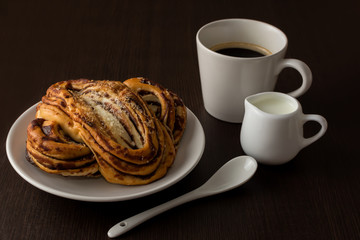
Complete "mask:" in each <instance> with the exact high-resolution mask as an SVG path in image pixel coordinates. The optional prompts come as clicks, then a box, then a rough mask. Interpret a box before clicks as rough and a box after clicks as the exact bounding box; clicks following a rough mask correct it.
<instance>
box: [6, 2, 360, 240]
mask: <svg viewBox="0 0 360 240" xmlns="http://www.w3.org/2000/svg"><path fill="white" fill-rule="evenodd" d="M359 15H360V2H359V1H357V0H353V1H350V0H343V1H314V0H312V1H308V0H305V1H280V0H279V1H277V0H265V1H257V0H253V1H240V0H237V1H195V0H193V1H165V0H164V1H136V0H131V1H121V0H111V1H110V0H102V1H100V0H99V1H90V0H79V1H45V0H42V1H36V0H35V1H16V0H15V1H10V0H1V1H0V81H1V94H0V96H1V99H0V100H1V103H2V106H1V108H0V109H1V112H2V113H1V117H0V126H1V128H0V136H1V142H0V144H1V148H0V151H1V154H0V156H1V160H0V169H1V174H0V190H1V193H0V239H107V236H106V233H107V231H108V229H109V228H110V227H111V226H112V225H113V224H115V223H117V222H119V221H120V220H123V219H125V218H127V217H130V216H132V215H134V214H136V213H138V212H140V211H143V210H146V209H148V208H150V207H152V206H156V205H158V204H160V203H162V202H165V201H167V200H170V199H172V198H174V197H176V196H179V195H181V194H183V193H185V192H187V191H190V190H192V189H194V188H195V187H197V186H199V185H201V184H202V183H203V182H204V181H205V180H206V179H207V178H208V177H210V176H211V175H212V174H213V173H214V172H215V171H216V169H218V168H219V167H220V166H221V165H223V164H224V163H225V162H226V161H228V160H229V159H230V158H232V157H235V156H238V155H243V154H244V153H243V151H242V149H241V146H240V142H239V133H240V129H241V124H230V123H226V122H222V121H219V120H216V119H214V118H212V117H211V116H210V115H208V114H207V113H206V111H205V110H204V107H203V102H202V97H201V88H200V80H199V71H198V64H197V55H196V45H195V35H196V32H197V30H198V29H199V28H200V27H201V26H203V25H204V24H206V23H208V22H210V21H213V20H218V19H223V18H251V19H256V20H261V21H264V22H268V23H270V24H272V25H275V26H277V27H279V28H280V29H282V30H283V31H284V32H285V33H286V34H287V36H288V40H289V47H288V52H287V57H288V58H298V59H301V60H303V61H304V62H306V63H307V64H308V65H309V67H310V68H311V70H312V72H313V84H312V86H311V88H310V90H309V91H308V92H307V93H306V94H305V95H303V96H302V97H300V98H299V100H300V101H301V103H302V106H303V110H304V112H305V113H317V114H321V115H323V116H324V117H326V118H327V120H328V123H329V128H328V131H327V133H326V134H325V136H324V137H323V138H321V139H320V140H319V141H317V142H315V143H314V144H312V145H310V146H309V147H307V148H305V149H303V150H302V151H301V152H300V153H299V154H298V156H297V157H296V158H295V159H294V160H293V161H292V162H290V163H288V164H285V165H282V166H276V167H270V166H264V165H259V168H258V171H257V173H256V174H255V176H254V177H253V179H251V181H249V182H248V183H246V184H245V185H244V186H242V187H240V188H238V189H235V190H232V191H230V192H227V193H224V194H222V195H218V196H213V197H209V198H206V199H202V200H198V201H195V202H191V203H188V204H186V205H183V206H180V207H178V208H176V209H173V210H170V211H168V212H166V213H164V214H162V215H160V216H158V217H156V218H153V219H151V220H150V221H148V222H146V223H144V224H142V225H141V226H139V227H137V228H136V229H134V230H132V231H130V232H128V233H127V234H125V235H123V236H122V239H358V238H359V236H360V229H359V225H360V217H359V216H360V211H359V205H360V181H359V169H360V160H359V154H358V153H359V150H358V149H359V147H358V145H359V136H360V135H359V123H358V120H359V117H358V109H359V106H358V104H359V84H358V82H359V80H360V64H359V63H360V61H359V56H360V50H359V42H360V38H359V31H360V30H359V23H360V17H359ZM136 76H144V77H148V78H150V79H152V80H154V81H157V82H159V83H161V84H163V85H164V86H166V87H167V88H169V89H171V90H173V91H175V92H176V93H178V94H179V95H180V96H181V97H182V98H183V100H184V102H185V104H186V105H187V106H188V107H189V108H190V109H191V110H192V111H193V112H194V113H195V114H196V116H197V117H198V118H199V120H200V122H201V124H202V126H203V128H204V131H205V135H206V147H205V151H204V154H203V157H202V159H201V161H200V163H199V164H198V165H197V167H196V168H195V169H194V170H193V172H191V173H190V174H189V175H188V176H187V177H186V178H184V179H183V180H182V181H180V182H179V183H177V184H176V185H174V186H172V187H170V188H168V189H166V190H164V191H162V192H159V193H156V194H154V195H151V196H147V197H143V198H140V199H135V200H129V201H124V202H114V203H92V202H81V201H75V200H69V199H64V198H60V197H57V196H54V195H51V194H48V193H46V192H43V191H41V190H39V189H37V188H35V187H33V186H32V185H30V184H29V183H27V182H26V181H24V180H23V179H22V178H21V177H20V176H19V175H18V174H17V173H16V172H15V171H14V170H13V169H12V167H11V165H10V163H9V161H8V159H7V156H6V150H5V142H6V136H7V133H8V131H9V129H10V127H11V125H12V123H13V122H14V121H15V120H16V118H17V117H18V116H19V115H20V114H21V113H22V112H23V111H24V110H26V109H27V108H28V107H30V106H32V105H33V104H34V103H36V102H37V101H39V100H40V99H41V97H42V96H43V95H44V94H45V91H46V89H47V88H48V87H49V86H50V85H51V84H52V83H55V82H57V81H62V80H67V79H76V78H80V77H81V78H89V79H110V80H119V81H123V80H125V79H127V78H130V77H136ZM296 84H300V76H299V75H298V74H297V73H296V72H295V71H294V70H289V69H287V70H285V71H283V72H282V73H281V74H280V77H279V82H278V85H277V87H276V90H277V91H284V92H287V91H290V90H293V89H295V87H296V86H297V85H296ZM318 128H319V127H318V126H317V124H312V123H309V124H306V125H305V135H307V136H310V135H311V134H313V133H314V132H316V131H317V129H318Z"/></svg>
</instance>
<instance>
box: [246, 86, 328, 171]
mask: <svg viewBox="0 0 360 240" xmlns="http://www.w3.org/2000/svg"><path fill="white" fill-rule="evenodd" d="M308 121H316V122H318V123H319V124H320V125H321V129H320V130H319V131H318V132H317V133H316V134H315V135H314V136H312V137H309V138H304V136H303V125H304V124H305V123H306V122H308ZM326 130H327V121H326V119H325V118H324V117H322V116H320V115H316V114H303V112H302V107H301V105H300V103H299V101H298V100H296V99H295V98H293V97H291V96H289V95H287V94H284V93H279V92H263V93H258V94H255V95H251V96H249V97H247V98H246V99H245V116H244V121H243V123H242V126H241V132H240V142H241V146H242V148H243V150H244V152H245V153H246V154H247V155H249V156H252V157H253V158H255V159H256V160H257V161H258V162H260V163H264V164H270V165H277V164H283V163H286V162H288V161H290V160H291V159H293V158H294V157H295V156H296V155H297V154H298V152H299V151H300V150H301V149H303V148H304V147H306V146H308V145H310V144H311V143H313V142H315V141H317V140H318V139H319V138H320V137H322V136H323V135H324V134H325V132H326Z"/></svg>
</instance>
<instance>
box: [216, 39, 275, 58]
mask: <svg viewBox="0 0 360 240" xmlns="http://www.w3.org/2000/svg"><path fill="white" fill-rule="evenodd" d="M210 49H211V50H213V51H215V52H217V53H220V54H223V55H227V56H231V57H241V58H254V57H263V56H267V55H271V52H270V51H269V50H268V49H266V48H264V47H262V46H259V45H256V44H252V43H246V42H225V43H219V44H216V45H214V46H212V47H211V48H210Z"/></svg>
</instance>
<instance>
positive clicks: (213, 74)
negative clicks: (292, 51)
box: [196, 19, 312, 123]
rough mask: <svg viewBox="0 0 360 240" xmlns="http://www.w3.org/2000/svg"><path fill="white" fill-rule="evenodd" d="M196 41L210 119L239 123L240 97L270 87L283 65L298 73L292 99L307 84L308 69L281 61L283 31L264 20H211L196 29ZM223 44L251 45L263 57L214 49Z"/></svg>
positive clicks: (284, 43)
mask: <svg viewBox="0 0 360 240" xmlns="http://www.w3.org/2000/svg"><path fill="white" fill-rule="evenodd" d="M196 44H197V53H198V62H199V70H200V79H201V88H202V95H203V100H204V105H205V109H206V111H207V112H208V113H209V114H210V115H212V116H214V117H215V118H218V119H221V120H224V121H228V122H234V123H240V122H242V120H243V117H244V106H243V105H244V99H245V98H246V97H247V96H249V95H252V94H255V93H259V92H265V91H273V90H274V88H275V85H276V81H277V78H278V75H279V73H280V72H281V70H282V69H284V68H286V67H291V68H294V69H296V70H297V71H298V72H299V73H300V74H301V76H302V85H301V86H300V88H298V89H297V90H295V91H293V92H291V93H289V95H291V96H293V97H298V96H300V95H302V94H303V93H305V92H306V91H307V90H308V89H309V87H310V85H311V82H312V74H311V71H310V69H309V67H308V66H307V65H306V64H305V63H304V62H302V61H299V60H296V59H284V56H285V52H286V48H287V44H288V41H287V38H286V35H285V34H284V33H283V32H282V31H281V30H279V29H278V28H276V27H274V26H272V25H270V24H267V23H264V22H260V21H255V20H249V19H224V20H219V21H215V22H211V23H209V24H206V25H205V26H203V27H202V28H200V30H199V31H198V32H197V35H196ZM228 47H235V48H239V47H240V48H247V49H252V50H255V51H257V52H262V53H264V54H265V56H260V57H251V58H248V57H234V56H228V55H224V54H220V53H218V52H216V50H217V49H221V48H228Z"/></svg>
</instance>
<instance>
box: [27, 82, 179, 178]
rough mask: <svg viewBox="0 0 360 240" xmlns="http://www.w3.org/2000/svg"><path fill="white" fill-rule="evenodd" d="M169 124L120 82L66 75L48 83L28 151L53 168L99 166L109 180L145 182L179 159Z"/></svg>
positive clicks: (82, 171)
mask: <svg viewBox="0 0 360 240" xmlns="http://www.w3.org/2000/svg"><path fill="white" fill-rule="evenodd" d="M180 101H181V100H180ZM185 110H186V109H185ZM171 114H172V113H170V114H169V115H171ZM185 116H186V115H185ZM170 122H171V121H170ZM172 122H174V123H173V124H172V126H173V127H172V128H170V129H172V130H173V132H174V130H175V125H176V124H175V122H176V121H175V120H172ZM166 126H167V125H166ZM167 128H168V126H167V127H165V126H164V124H163V121H160V120H159V119H158V118H156V117H155V116H154V113H153V112H152V111H151V110H150V109H149V107H148V105H147V104H146V103H145V101H144V100H143V99H142V98H141V97H140V96H139V95H137V94H136V93H134V91H132V90H131V89H130V88H129V87H127V86H126V85H125V84H123V83H121V82H116V81H94V80H87V79H78V80H69V81H63V82H59V83H55V84H53V85H52V86H50V87H49V89H48V90H47V93H46V95H45V96H44V97H43V98H42V103H40V104H39V105H38V107H37V113H36V119H35V120H34V121H32V122H31V123H30V125H29V127H28V140H27V153H28V156H29V159H30V160H31V161H32V162H34V163H35V164H36V165H37V166H39V167H40V168H41V169H42V170H44V171H47V172H50V173H56V174H62V175H65V176H68V175H70V176H94V175H96V174H97V173H98V171H100V173H101V175H102V176H103V177H104V178H105V179H106V180H107V181H108V182H111V183H117V184H124V185H139V184H147V183H150V182H152V181H155V180H157V179H159V178H161V177H163V176H164V175H165V174H166V172H167V170H168V168H169V167H170V166H171V165H172V163H173V161H174V159H175V154H176V151H175V146H174V141H173V135H172V134H173V132H169V131H168V130H167ZM181 134H182V133H181ZM177 135H178V134H177Z"/></svg>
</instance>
